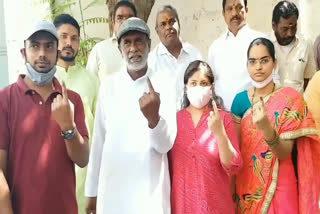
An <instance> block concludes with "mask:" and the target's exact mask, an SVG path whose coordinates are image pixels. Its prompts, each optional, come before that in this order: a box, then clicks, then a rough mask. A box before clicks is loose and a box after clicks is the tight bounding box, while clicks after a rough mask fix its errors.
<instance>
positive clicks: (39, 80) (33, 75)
mask: <svg viewBox="0 0 320 214" xmlns="http://www.w3.org/2000/svg"><path fill="white" fill-rule="evenodd" d="M56 70H57V69H56V66H53V67H52V68H51V70H50V71H48V72H46V73H41V72H38V71H36V70H35V69H34V68H33V67H32V66H31V65H30V63H28V62H26V63H25V73H26V76H27V77H29V78H30V79H31V80H32V82H34V83H35V84H36V85H38V86H44V85H46V84H48V83H50V82H52V79H53V77H54V75H55V73H56Z"/></svg>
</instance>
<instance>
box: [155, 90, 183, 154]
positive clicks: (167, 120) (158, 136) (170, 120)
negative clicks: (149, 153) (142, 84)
mask: <svg viewBox="0 0 320 214" xmlns="http://www.w3.org/2000/svg"><path fill="white" fill-rule="evenodd" d="M170 88H173V87H170V86H169V87H167V89H169V90H166V92H165V93H163V92H162V93H161V92H160V99H161V104H160V110H159V114H160V120H159V122H158V124H157V126H156V127H155V128H153V129H149V137H150V142H152V147H153V148H154V149H155V150H156V151H157V152H159V153H162V154H165V153H167V152H168V151H169V150H170V149H171V148H172V146H173V143H174V141H175V139H176V135H177V120H176V96H175V93H172V91H173V90H170ZM170 92H171V93H170Z"/></svg>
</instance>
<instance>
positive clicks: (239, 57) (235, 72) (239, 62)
mask: <svg viewBox="0 0 320 214" xmlns="http://www.w3.org/2000/svg"><path fill="white" fill-rule="evenodd" d="M247 12H248V7H247V1H244V0H227V1H226V2H225V5H224V6H223V16H224V20H225V22H226V24H227V25H228V28H227V30H226V32H225V33H224V34H223V35H222V36H221V37H219V38H218V39H217V40H215V41H214V42H213V43H212V45H211V46H210V48H209V52H208V63H209V65H210V66H211V69H212V70H213V73H214V77H215V92H216V94H217V95H218V96H220V97H221V98H222V99H223V101H224V107H225V109H226V110H228V111H230V109H231V105H232V101H233V99H234V97H235V95H236V94H237V93H239V92H241V91H243V90H246V89H248V88H249V87H250V86H251V79H250V77H249V74H248V70H247V51H248V47H249V44H250V43H251V42H252V41H253V40H254V39H256V38H258V37H265V36H264V34H263V33H260V32H257V31H254V30H252V29H251V28H249V26H248V24H246V15H247Z"/></svg>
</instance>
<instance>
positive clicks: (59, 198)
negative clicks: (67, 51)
mask: <svg viewBox="0 0 320 214" xmlns="http://www.w3.org/2000/svg"><path fill="white" fill-rule="evenodd" d="M21 54H22V56H23V58H24V59H25V71H24V73H25V74H26V75H20V76H19V78H18V81H17V82H16V83H14V84H12V85H9V86H8V87H6V88H4V89H2V90H1V91H0V182H1V183H0V192H2V193H3V192H4V193H5V194H0V213H1V214H3V213H15V214H29V213H33V214H43V213H46V214H56V213H59V214H77V213H78V209H77V202H76V196H75V172H74V164H77V165H78V166H79V167H84V166H86V165H87V163H88V156H89V147H88V131H87V128H86V125H85V120H84V110H83V105H82V101H81V98H80V96H79V95H78V94H76V93H75V92H73V91H70V90H67V89H66V87H65V86H64V84H62V85H60V83H59V81H58V80H57V79H55V78H54V74H55V72H56V67H55V65H56V62H57V57H58V35H57V32H56V29H55V27H54V25H53V24H52V23H49V22H47V21H41V22H38V23H37V24H36V25H35V26H34V27H33V28H32V29H31V31H30V32H29V33H28V34H27V35H26V36H25V42H24V48H23V49H21ZM1 178H5V179H1Z"/></svg>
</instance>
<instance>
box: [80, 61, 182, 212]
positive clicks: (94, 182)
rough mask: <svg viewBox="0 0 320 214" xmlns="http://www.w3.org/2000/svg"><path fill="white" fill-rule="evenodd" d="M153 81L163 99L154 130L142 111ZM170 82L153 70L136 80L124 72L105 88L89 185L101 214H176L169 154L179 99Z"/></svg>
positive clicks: (101, 94) (98, 112)
mask: <svg viewBox="0 0 320 214" xmlns="http://www.w3.org/2000/svg"><path fill="white" fill-rule="evenodd" d="M147 76H148V77H149V78H150V80H151V82H152V84H153V87H154V89H155V91H156V92H159V93H160V99H161V104H160V111H159V113H160V117H161V119H160V121H159V123H158V125H157V126H156V127H155V128H154V129H150V128H149V127H148V122H147V119H146V118H145V117H144V115H143V114H142V112H141V111H140V106H139V98H140V97H141V96H142V95H143V93H144V92H149V88H148V84H147ZM166 80H167V77H164V75H162V74H161V75H159V73H155V72H153V71H152V70H151V69H149V70H148V72H147V74H146V75H145V76H143V77H141V78H139V79H137V80H135V81H133V80H132V79H131V78H130V76H129V74H128V73H127V70H126V68H125V67H123V68H122V69H121V71H120V72H117V73H115V74H113V75H112V76H110V77H107V78H106V79H105V81H104V82H103V84H102V85H101V87H100V92H99V97H98V103H97V110H96V121H95V126H94V133H93V143H92V147H91V153H90V159H89V165H88V174H87V181H86V196H87V197H95V196H97V197H98V199H97V213H98V214H120V213H121V214H144V213H145V214H150V213H152V214H169V213H170V178H169V171H168V160H167V152H168V151H169V150H170V149H171V148H172V146H173V143H174V140H175V137H176V111H175V100H176V98H175V96H174V94H172V90H173V89H172V87H173V86H170V85H168V84H166Z"/></svg>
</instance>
